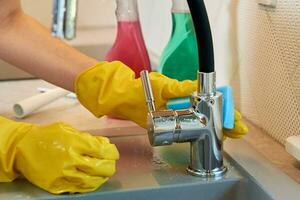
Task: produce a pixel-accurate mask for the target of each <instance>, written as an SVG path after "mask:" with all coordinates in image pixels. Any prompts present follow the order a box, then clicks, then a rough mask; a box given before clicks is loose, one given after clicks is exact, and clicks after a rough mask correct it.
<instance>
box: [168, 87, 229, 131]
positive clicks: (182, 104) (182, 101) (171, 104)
mask: <svg viewBox="0 0 300 200" xmlns="http://www.w3.org/2000/svg"><path fill="white" fill-rule="evenodd" d="M217 90H218V92H220V93H222V94H223V115H222V119H223V128H227V129H233V128H234V100H233V93H232V89H231V87H229V86H222V87H218V88H217ZM189 107H190V98H189V97H183V98H177V99H171V100H170V101H168V103H167V108H168V109H171V110H180V109H186V108H189Z"/></svg>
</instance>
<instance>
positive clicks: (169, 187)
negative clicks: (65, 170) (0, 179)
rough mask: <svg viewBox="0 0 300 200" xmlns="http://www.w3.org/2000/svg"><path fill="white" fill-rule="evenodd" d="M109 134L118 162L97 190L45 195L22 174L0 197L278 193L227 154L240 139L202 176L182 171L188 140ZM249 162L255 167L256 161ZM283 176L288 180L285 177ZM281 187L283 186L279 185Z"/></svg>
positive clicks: (210, 199)
mask: <svg viewBox="0 0 300 200" xmlns="http://www.w3.org/2000/svg"><path fill="white" fill-rule="evenodd" d="M111 140H112V142H113V143H115V144H116V145H117V146H118V149H119V151H120V153H121V159H120V161H119V162H118V166H117V168H118V169H117V173H116V174H115V175H114V176H113V177H112V178H111V179H110V180H109V181H108V182H107V183H106V184H104V185H103V186H102V187H101V188H100V189H98V190H97V191H95V192H91V193H87V194H74V195H51V194H49V193H47V192H45V191H43V190H40V189H38V188H37V187H34V186H33V185H31V184H30V183H28V182H27V181H26V180H18V181H16V182H13V183H5V184H3V183H2V184H0V199H5V200H7V199H10V200H14V199H66V198H71V199H86V200H93V199H95V200H96V199H97V200H98V199H105V200H110V199H113V200H118V199H120V200H126V199H144V200H147V199H149V200H150V199H151V200H152V199H155V200H158V199H164V200H166V199H172V200H176V199H190V200H192V199H195V200H201V199H204V200H227V199H228V200H235V199H236V200H244V199H245V200H252V199H253V200H269V199H281V197H284V195H281V193H280V194H278V193H276V191H274V190H272V187H271V189H270V188H269V186H270V185H268V184H265V183H264V180H262V181H261V182H259V181H258V180H257V179H256V177H255V172H254V173H253V174H254V175H253V174H249V172H248V171H247V170H245V167H242V166H241V165H240V164H239V162H241V163H242V164H243V162H244V161H243V160H242V158H245V156H243V151H241V152H242V154H237V155H239V156H240V157H238V156H237V155H235V153H234V152H233V153H232V155H233V157H231V155H230V152H232V148H234V146H235V147H238V145H241V146H243V148H244V149H245V144H243V143H240V142H242V141H238V142H239V143H237V144H234V143H232V144H229V145H230V147H229V148H228V152H229V153H226V154H225V163H226V166H227V167H228V172H227V173H226V174H225V175H224V176H223V177H221V178H218V179H215V178H208V179H204V178H199V177H193V176H190V175H188V174H187V173H186V167H187V164H188V159H189V144H175V145H172V146H164V147H155V148H152V147H151V146H150V145H149V142H148V138H147V136H146V135H135V136H123V137H122V136H118V137H112V138H111ZM236 152H237V153H238V152H239V151H236ZM234 156H235V157H236V159H235V158H234ZM255 158H257V157H256V156H255ZM252 161H253V160H252ZM251 163H253V162H251ZM254 163H255V162H254ZM248 164H249V163H248ZM250 166H251V164H250ZM255 166H256V167H257V163H256V165H255ZM246 168H247V167H246ZM264 170H265V171H266V172H263V174H264V175H266V176H268V173H267V172H268V171H270V170H271V172H272V169H270V168H268V169H266V168H265V169H264ZM250 171H251V169H250ZM260 173H262V171H260ZM264 175H262V176H264ZM275 175H276V174H275ZM281 175H282V174H281ZM283 177H284V179H283V178H280V183H281V184H285V183H287V184H289V185H291V183H292V184H295V185H291V187H292V189H293V187H295V186H297V184H296V183H293V182H292V181H291V180H290V179H289V178H288V177H286V176H283ZM260 178H261V177H260ZM272 178H273V177H272ZM266 180H267V179H266ZM270 180H271V182H273V180H275V183H272V184H276V180H277V179H276V178H275V179H270ZM286 180H287V181H290V182H285V181H286ZM264 184H265V185H264ZM279 185H280V184H279ZM275 189H276V188H275ZM284 191H287V190H285V189H284V188H283V192H284ZM286 195H293V196H291V198H286V199H293V197H295V199H296V197H297V195H298V196H299V191H298V193H297V191H296V190H295V191H294V190H292V191H290V192H289V194H285V197H287V196H286Z"/></svg>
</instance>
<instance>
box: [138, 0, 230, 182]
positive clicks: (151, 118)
mask: <svg viewBox="0 0 300 200" xmlns="http://www.w3.org/2000/svg"><path fill="white" fill-rule="evenodd" d="M187 3H188V6H189V9H190V11H191V15H192V19H193V22H194V27H195V32H196V37H197V46H198V57H199V71H198V90H197V92H195V93H193V94H192V95H191V98H190V101H191V107H190V108H189V109H185V110H163V111H155V102H154V99H153V94H152V89H151V83H150V81H149V77H148V72H146V71H143V72H142V73H141V78H142V83H143V87H144V91H145V97H146V102H147V105H148V110H149V114H148V136H149V140H150V143H151V145H152V146H162V145H171V144H172V143H173V142H177V143H183V142H189V143H190V163H189V165H188V167H187V171H188V173H189V174H192V175H195V176H201V177H217V176H221V175H223V174H224V173H225V172H226V171H227V168H226V167H225V166H224V164H223V131H222V94H221V93H218V92H217V91H216V72H215V67H214V50H213V40H212V34H211V29H210V24H209V19H208V15H207V12H206V7H205V3H204V1H203V0H187ZM183 67H184V66H183Z"/></svg>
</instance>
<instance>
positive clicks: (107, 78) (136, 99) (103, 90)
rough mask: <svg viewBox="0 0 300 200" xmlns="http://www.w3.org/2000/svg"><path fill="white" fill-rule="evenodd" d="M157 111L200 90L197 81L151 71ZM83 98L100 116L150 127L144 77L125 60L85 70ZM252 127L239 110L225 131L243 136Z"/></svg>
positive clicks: (80, 87) (80, 81)
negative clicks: (128, 65) (232, 122)
mask: <svg viewBox="0 0 300 200" xmlns="http://www.w3.org/2000/svg"><path fill="white" fill-rule="evenodd" d="M150 81H151V85H152V89H153V93H154V94H153V95H154V99H155V105H156V109H157V110H162V109H166V103H167V101H168V100H170V99H173V98H178V97H185V96H189V95H191V94H192V93H193V92H194V91H196V90H197V82H196V81H182V82H179V81H177V80H174V79H170V78H168V77H166V76H164V75H161V74H159V73H156V72H152V73H150ZM75 91H76V94H77V96H78V99H79V101H80V102H81V103H82V105H83V106H85V107H86V108H87V109H88V110H89V111H90V112H92V113H93V114H94V115H95V116H96V117H101V116H102V115H109V116H115V117H118V118H123V119H129V120H132V121H134V122H136V123H137V124H138V125H140V126H142V127H144V128H146V126H147V123H146V118H147V113H148V110H147V106H146V102H145V96H144V91H143V86H142V82H141V79H140V78H139V79H136V78H135V74H134V72H133V71H132V70H131V69H130V68H129V67H127V66H126V65H124V64H123V63H121V62H118V61H115V62H101V63H99V64H97V65H96V66H94V67H91V68H89V69H88V70H86V71H84V72H82V73H81V74H80V75H79V76H78V77H77V80H76V83H75ZM247 132H248V129H247V127H246V125H245V124H243V123H242V121H241V115H240V114H239V112H237V111H236V112H235V126H234V129H232V130H224V133H225V135H226V136H228V137H232V138H239V137H241V136H243V135H245V134H246V133H247Z"/></svg>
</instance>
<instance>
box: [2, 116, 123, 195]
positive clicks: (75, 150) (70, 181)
mask: <svg viewBox="0 0 300 200" xmlns="http://www.w3.org/2000/svg"><path fill="white" fill-rule="evenodd" d="M0 138H1V139H0V182H10V181H13V180H14V179H16V178H17V177H19V176H20V175H23V176H24V177H25V178H26V179H27V180H29V181H30V182H31V183H33V184H35V185H36V186H38V187H40V188H43V189H45V190H47V191H49V192H51V193H54V194H59V193H64V192H70V193H75V192H89V191H93V190H96V189H97V188H98V187H99V186H101V185H102V184H103V183H104V182H106V181H107V180H108V178H109V177H110V176H112V175H113V174H114V173H115V171H116V167H115V164H116V160H118V158H119V153H118V150H117V148H116V147H115V145H113V144H110V143H109V140H108V139H107V138H105V137H93V136H91V135H90V134H88V133H82V132H79V131H77V130H75V129H74V128H72V127H70V126H68V125H67V124H64V123H55V124H51V125H48V126H36V125H32V124H28V123H20V122H14V121H11V120H8V119H5V118H3V117H0Z"/></svg>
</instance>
